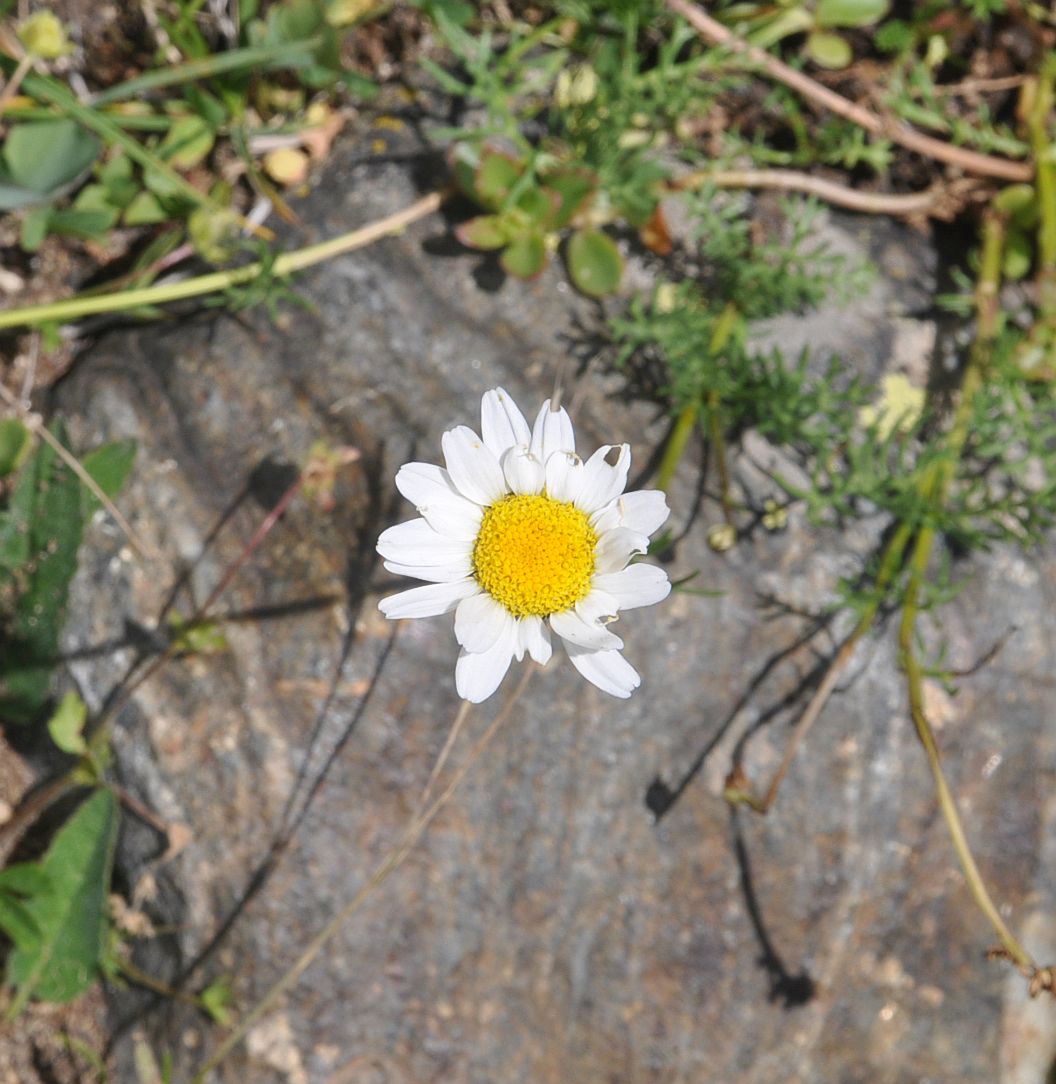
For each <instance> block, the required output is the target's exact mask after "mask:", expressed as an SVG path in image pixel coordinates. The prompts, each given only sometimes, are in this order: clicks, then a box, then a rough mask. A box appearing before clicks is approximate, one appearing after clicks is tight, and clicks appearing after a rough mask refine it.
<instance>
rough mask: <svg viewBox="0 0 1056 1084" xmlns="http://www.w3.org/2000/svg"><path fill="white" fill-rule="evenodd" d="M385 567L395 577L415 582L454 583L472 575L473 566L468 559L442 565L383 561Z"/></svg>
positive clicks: (462, 558)
mask: <svg viewBox="0 0 1056 1084" xmlns="http://www.w3.org/2000/svg"><path fill="white" fill-rule="evenodd" d="M384 565H385V567H386V568H387V569H388V570H389V571H390V572H391V573H393V574H394V575H396V576H411V577H413V578H414V579H416V580H428V581H429V582H430V583H454V582H455V580H464V579H466V578H467V577H468V576H471V575H472V574H473V566H472V564H471V562H470V559H469V558H468V557H460V558H457V559H456V560H453V561H447V562H445V563H444V564H442V565H405V564H402V563H401V562H399V561H385V562H384Z"/></svg>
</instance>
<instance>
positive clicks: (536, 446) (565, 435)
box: [532, 399, 576, 463]
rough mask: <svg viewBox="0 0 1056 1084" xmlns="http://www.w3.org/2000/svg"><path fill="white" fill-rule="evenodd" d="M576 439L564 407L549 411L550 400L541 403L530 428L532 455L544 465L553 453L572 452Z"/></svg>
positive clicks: (570, 420)
mask: <svg viewBox="0 0 1056 1084" xmlns="http://www.w3.org/2000/svg"><path fill="white" fill-rule="evenodd" d="M575 450H576V437H575V434H574V433H573V431H572V419H571V418H570V417H569V416H568V413H567V412H566V410H565V408H564V407H561V408H560V409H558V410H551V409H550V400H549V399H547V401H546V402H545V403H543V407H542V410H540V411H539V413H538V414H537V415H536V419H535V425H534V426H533V427H532V454H533V455H534V456H535V457H536V458H537V459H538V460H539V461H540V462H541V463H545V462H546V461H547V460H548V459H549V458H550V456H552V455H553V454H554V452H574V451H575Z"/></svg>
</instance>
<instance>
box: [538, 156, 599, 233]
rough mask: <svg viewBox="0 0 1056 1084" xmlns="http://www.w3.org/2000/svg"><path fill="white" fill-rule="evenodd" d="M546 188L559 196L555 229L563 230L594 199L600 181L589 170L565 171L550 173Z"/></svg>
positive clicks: (545, 184)
mask: <svg viewBox="0 0 1056 1084" xmlns="http://www.w3.org/2000/svg"><path fill="white" fill-rule="evenodd" d="M543 184H544V186H545V188H546V189H547V190H549V191H551V192H555V193H556V194H557V197H558V200H559V205H558V208H557V211H556V212H555V214H554V218H553V228H554V229H555V230H563V229H564V228H565V227H566V226H568V225H569V224H570V223H571V221H572V219H573V218H574V217H575V216H576V214H577V213H578V212H579V211H581V210H583V208H585V207H586V206H587V204H588V203H589V202H590V201H591V200H592V199H593V198H594V193H595V192H596V191H597V189H598V179H597V177H596V176H595V175H594V174H593V173H591V171H590V170H588V169H565V170H560V171H558V172H555V173H548V174H547V175H546V178H545V179H544V181H543Z"/></svg>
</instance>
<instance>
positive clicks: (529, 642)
mask: <svg viewBox="0 0 1056 1084" xmlns="http://www.w3.org/2000/svg"><path fill="white" fill-rule="evenodd" d="M552 650H553V649H552V648H551V647H550V630H549V629H548V628H547V627H546V622H545V621H543V619H542V618H541V617H534V616H530V617H522V618H521V619H520V621H518V622H517V658H518V659H523V658H524V653H525V652H526V651H527V652H528V654H529V655H530V656H531V657H532V658H533V659H535V661H536V662H537V663H539V665H540V666H545V665H546V664H547V663H548V662H549V661H550V654H551V652H552Z"/></svg>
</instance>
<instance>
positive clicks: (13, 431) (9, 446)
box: [0, 418, 33, 478]
mask: <svg viewBox="0 0 1056 1084" xmlns="http://www.w3.org/2000/svg"><path fill="white" fill-rule="evenodd" d="M32 443H33V441H32V438H31V437H30V435H29V430H28V429H27V428H26V427H25V426H24V425H23V424H22V423H21V422H20V421H19V420H18V419H17V418H3V419H0V478H6V477H7V476H8V475H9V474H14V472H15V471H16V470H18V468H19V467H20V466H21V464H22V461H23V460H24V459H25V458H26V456H27V455H28V454H29V449H30V446H31V444H32Z"/></svg>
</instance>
